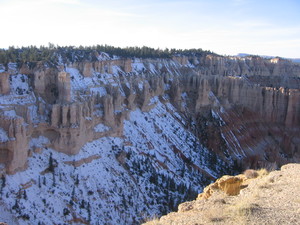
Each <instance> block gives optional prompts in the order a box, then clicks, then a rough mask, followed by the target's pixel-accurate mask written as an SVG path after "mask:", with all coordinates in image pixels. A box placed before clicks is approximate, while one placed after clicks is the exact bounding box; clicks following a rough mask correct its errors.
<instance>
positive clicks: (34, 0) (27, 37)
mask: <svg viewBox="0 0 300 225" xmlns="http://www.w3.org/2000/svg"><path fill="white" fill-rule="evenodd" d="M0 21H1V25H0V30H1V38H0V48H8V46H15V47H21V46H29V45H35V46H40V45H45V46H47V45H48V43H53V44H55V45H60V46H66V45H73V46H79V45H83V46H90V45H97V44H100V45H101V44H108V45H113V46H116V47H126V46H140V47H141V46H149V47H153V48H161V49H164V48H181V49H185V48H202V49H204V50H211V51H213V52H215V53H218V54H222V55H236V54H238V53H248V54H255V55H269V56H281V57H287V58H300V1H299V0H185V1H183V0H122V1H121V0H105V1H104V0H98V1H97V0H0Z"/></svg>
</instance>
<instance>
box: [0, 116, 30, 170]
mask: <svg viewBox="0 0 300 225" xmlns="http://www.w3.org/2000/svg"><path fill="white" fill-rule="evenodd" d="M0 124H1V127H2V128H3V129H4V130H6V131H8V134H7V136H8V140H7V141H5V142H2V143H0V155H1V157H0V162H1V163H5V164H6V172H7V173H9V174H13V173H15V172H17V171H19V170H23V169H25V168H26V165H27V157H28V148H29V147H28V140H27V134H26V127H25V126H26V125H25V124H24V119H23V118H20V117H16V118H8V117H4V116H1V122H0Z"/></svg>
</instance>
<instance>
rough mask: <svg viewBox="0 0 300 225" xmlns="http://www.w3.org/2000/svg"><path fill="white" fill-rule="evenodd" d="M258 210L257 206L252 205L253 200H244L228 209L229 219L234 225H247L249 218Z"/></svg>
mask: <svg viewBox="0 0 300 225" xmlns="http://www.w3.org/2000/svg"><path fill="white" fill-rule="evenodd" d="M259 210H260V207H259V205H258V204H256V203H253V199H250V198H245V199H243V200H242V201H240V202H239V203H237V204H235V205H232V206H230V207H229V209H228V214H229V215H230V219H231V220H233V222H234V223H236V224H248V222H249V221H250V220H251V217H252V216H254V215H255V213H257V212H258V211H259Z"/></svg>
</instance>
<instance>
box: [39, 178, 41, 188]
mask: <svg viewBox="0 0 300 225" xmlns="http://www.w3.org/2000/svg"><path fill="white" fill-rule="evenodd" d="M38 185H39V188H41V177H40V176H39V180H38Z"/></svg>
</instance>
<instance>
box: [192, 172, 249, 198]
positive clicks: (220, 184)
mask: <svg viewBox="0 0 300 225" xmlns="http://www.w3.org/2000/svg"><path fill="white" fill-rule="evenodd" d="M244 179H245V177H244V176H242V175H240V176H227V175H226V176H223V177H221V178H220V179H218V180H216V182H215V183H212V184H210V185H208V186H207V187H206V188H204V190H203V193H201V194H199V195H198V198H197V199H199V200H201V199H208V198H209V197H210V196H212V194H213V193H214V192H217V191H223V192H224V193H225V194H227V195H238V194H239V193H240V190H241V184H242V183H243V181H244Z"/></svg>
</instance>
